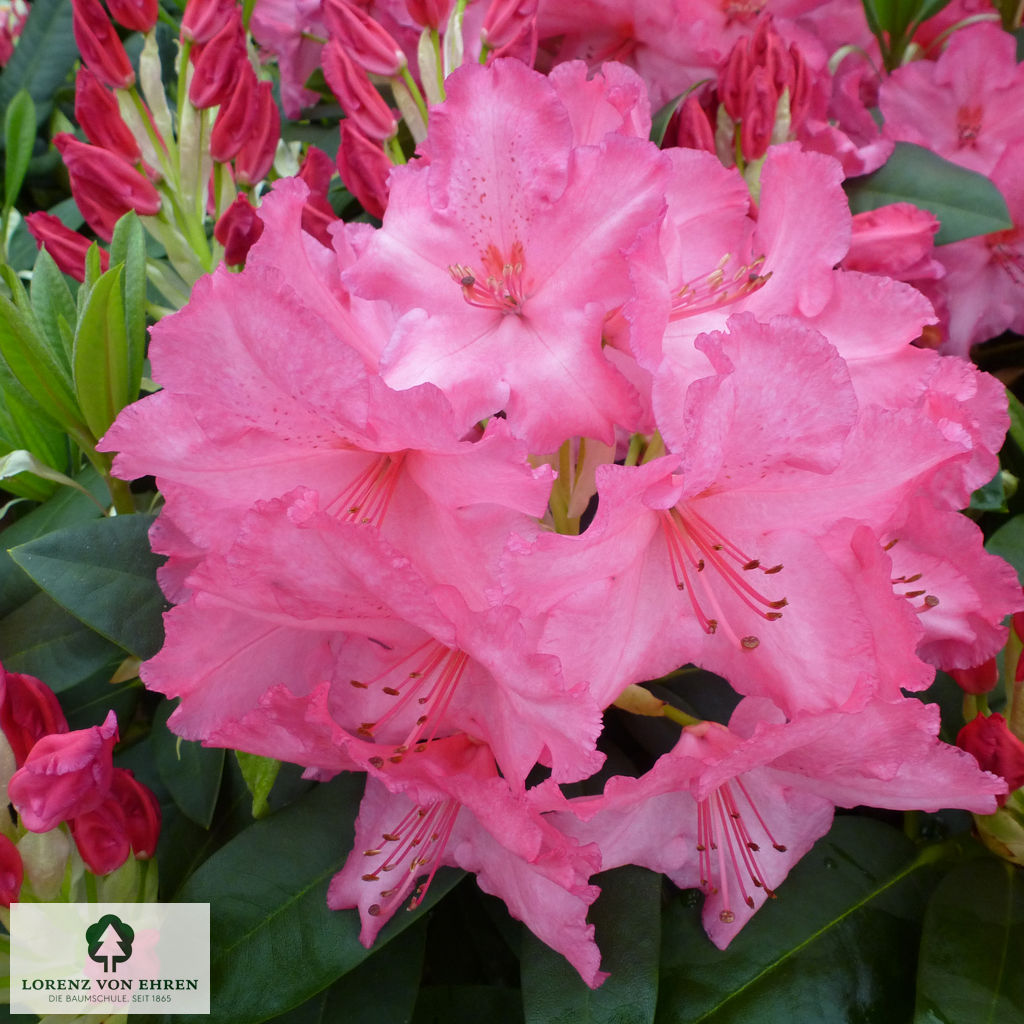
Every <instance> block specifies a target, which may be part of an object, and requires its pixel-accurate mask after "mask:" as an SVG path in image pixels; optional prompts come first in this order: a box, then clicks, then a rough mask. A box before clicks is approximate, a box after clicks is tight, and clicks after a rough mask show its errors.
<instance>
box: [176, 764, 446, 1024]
mask: <svg viewBox="0 0 1024 1024" xmlns="http://www.w3.org/2000/svg"><path fill="white" fill-rule="evenodd" d="M362 786H363V780H362V779H361V778H357V777H354V776H352V775H350V774H346V775H342V776H340V777H339V778H337V779H335V780H334V781H332V782H329V783H326V784H323V785H320V786H318V787H316V788H315V789H314V790H312V791H311V792H310V793H309V794H307V795H306V796H304V797H302V798H301V799H300V800H297V801H296V802H295V803H293V804H290V805H289V806H288V807H285V808H284V809H283V810H281V811H279V812H278V813H276V814H273V815H271V816H270V817H269V818H266V819H264V820H263V821H257V822H255V823H254V824H253V825H251V826H250V827H249V828H247V829H246V830H245V831H244V832H242V833H241V834H240V835H239V836H236V837H235V838H234V839H233V840H232V841H231V842H230V843H228V844H227V845H226V846H224V847H222V848H221V849H220V850H218V852H217V853H215V854H214V855H213V856H212V857H211V858H210V859H209V860H208V861H206V862H205V863H204V864H203V865H202V866H201V867H200V868H199V870H198V871H196V873H195V874H194V875H193V876H192V877H191V878H190V879H189V880H188V882H186V883H185V885H184V886H183V887H182V889H181V890H180V892H179V893H178V897H177V898H178V899H179V900H181V901H182V902H197V903H209V904H210V939H211V944H212V964H211V969H212V979H213V1003H212V1006H211V1013H212V1017H213V1019H215V1020H216V1021H217V1022H218V1024H235V1022H238V1024H259V1022H260V1021H264V1020H269V1019H271V1018H272V1017H275V1016H279V1015H280V1014H282V1013H284V1012H285V1011H287V1010H290V1009H292V1008H294V1007H296V1006H299V1005H301V1004H302V1003H304V1002H305V1001H306V1000H308V999H310V998H311V997H312V996H314V995H315V994H316V993H317V992H320V991H322V990H323V989H324V988H326V987H327V986H328V985H330V984H331V983H332V982H334V981H335V980H336V979H337V978H339V977H341V976H342V975H343V974H346V973H347V972H348V971H351V970H353V969H354V968H355V967H357V966H358V965H359V964H361V963H363V961H364V960H366V958H367V956H368V955H369V952H370V951H368V950H366V949H364V948H363V946H362V945H361V944H360V942H359V921H358V915H357V914H356V913H355V912H354V911H341V912H339V911H332V910H329V909H328V908H327V886H328V884H329V882H330V880H331V878H332V876H333V875H334V874H335V873H337V872H338V871H340V870H341V867H342V865H343V864H344V862H345V859H346V857H347V856H348V852H349V850H350V849H351V845H352V837H353V833H354V823H355V816H356V811H357V809H358V805H359V800H360V797H361V795H362ZM460 877H461V875H460V874H459V873H458V872H454V871H442V872H439V873H438V874H437V875H436V876H435V878H434V881H433V883H432V884H431V886H430V890H429V892H428V893H427V897H426V899H424V901H423V903H422V904H420V906H419V907H418V908H417V909H416V910H414V911H412V912H405V911H401V912H399V913H398V914H396V915H395V917H394V919H393V920H392V921H391V922H390V923H389V924H388V925H387V926H386V927H385V929H384V930H383V931H382V933H381V934H380V935H379V936H378V938H377V942H376V944H375V946H374V949H375V950H379V949H382V948H383V947H384V945H385V944H386V943H387V942H388V940H389V939H391V938H394V937H395V936H396V935H397V934H399V933H400V932H401V931H403V930H404V929H405V928H407V927H409V926H410V925H412V924H414V923H415V921H416V920H417V918H419V917H420V916H421V915H422V914H424V913H425V912H426V911H427V910H428V909H429V908H430V907H431V906H433V904H434V903H436V902H437V900H438V899H440V898H441V897H442V896H443V895H444V894H445V893H446V892H447V891H448V890H449V889H450V888H451V887H452V886H453V885H454V884H455V883H456V882H457V881H458V880H459V878H460Z"/></svg>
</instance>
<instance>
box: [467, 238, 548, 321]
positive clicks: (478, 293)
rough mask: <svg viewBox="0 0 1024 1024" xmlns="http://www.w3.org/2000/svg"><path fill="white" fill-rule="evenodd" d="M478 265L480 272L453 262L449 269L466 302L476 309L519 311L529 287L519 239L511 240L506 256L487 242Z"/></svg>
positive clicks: (505, 311) (503, 311)
mask: <svg viewBox="0 0 1024 1024" xmlns="http://www.w3.org/2000/svg"><path fill="white" fill-rule="evenodd" d="M481 264H482V266H483V272H482V273H481V272H479V271H477V270H476V269H475V268H473V267H469V266H465V265H463V264H461V263H453V264H452V265H451V266H450V267H449V268H448V273H449V274H451V276H452V280H453V281H455V283H456V284H457V285H459V287H460V288H461V289H462V296H463V298H464V299H465V300H466V302H468V303H469V304H470V305H471V306H476V307H477V308H478V309H493V310H496V311H497V312H499V313H515V314H517V315H518V314H520V313H522V310H523V303H524V302H525V301H526V298H527V287H528V286H527V283H526V280H525V278H524V275H523V266H524V259H523V245H522V242H513V244H512V248H511V249H509V252H508V255H507V257H506V256H505V255H504V254H503V253H502V252H501V250H500V249H498V247H497V246H496V245H489V246H488V247H487V251H486V252H485V253H484V254H483V257H482V259H481Z"/></svg>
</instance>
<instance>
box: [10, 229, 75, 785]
mask: <svg viewBox="0 0 1024 1024" xmlns="http://www.w3.org/2000/svg"><path fill="white" fill-rule="evenodd" d="M35 216H44V217H47V216H49V214H41V215H38V214H37V215H35ZM53 219H54V220H56V218H53ZM0 730H2V731H3V734H4V736H6V737H7V742H8V743H9V744H10V745H11V750H12V751H13V752H14V760H15V763H16V764H17V766H18V767H19V768H20V767H21V766H22V765H23V764H24V763H25V758H26V757H28V754H29V751H30V750H31V749H32V747H33V746H35V744H36V741H37V740H40V739H42V738H43V737H44V736H48V735H50V734H51V733H63V732H67V731H68V723H67V720H66V719H65V718H64V712H63V711H61V708H60V704H59V703H58V702H57V698H56V696H55V695H54V693H53V691H52V690H51V689H50V688H49V687H48V686H47V685H46V684H45V683H44V682H42V681H41V680H39V679H36V678H35V676H27V675H22V674H20V673H17V672H5V671H4V670H3V668H2V667H0Z"/></svg>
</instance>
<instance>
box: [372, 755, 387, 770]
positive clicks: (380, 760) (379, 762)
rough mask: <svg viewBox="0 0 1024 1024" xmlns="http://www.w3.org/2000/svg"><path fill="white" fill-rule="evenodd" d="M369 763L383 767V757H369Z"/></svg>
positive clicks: (375, 766) (376, 766)
mask: <svg viewBox="0 0 1024 1024" xmlns="http://www.w3.org/2000/svg"><path fill="white" fill-rule="evenodd" d="M370 764H371V765H373V767H374V768H383V767H384V758H383V757H371V758H370Z"/></svg>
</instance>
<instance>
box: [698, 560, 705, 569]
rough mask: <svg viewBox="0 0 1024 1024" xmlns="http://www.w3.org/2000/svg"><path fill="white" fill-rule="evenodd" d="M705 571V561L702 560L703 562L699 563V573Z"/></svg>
mask: <svg viewBox="0 0 1024 1024" xmlns="http://www.w3.org/2000/svg"><path fill="white" fill-rule="evenodd" d="M703 571H704V559H703V558H702V559H701V560H700V561H699V562H698V563H697V572H703Z"/></svg>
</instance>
